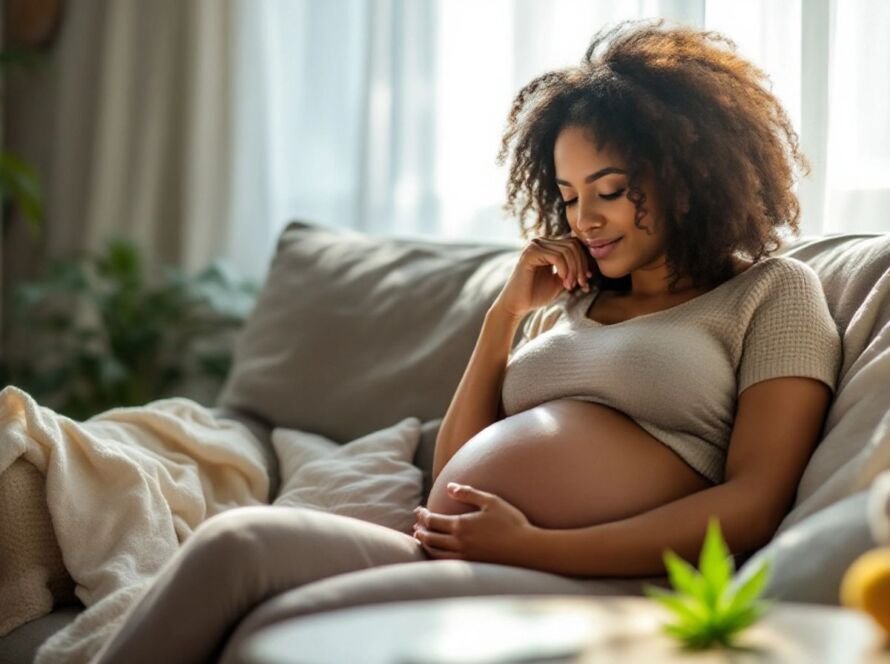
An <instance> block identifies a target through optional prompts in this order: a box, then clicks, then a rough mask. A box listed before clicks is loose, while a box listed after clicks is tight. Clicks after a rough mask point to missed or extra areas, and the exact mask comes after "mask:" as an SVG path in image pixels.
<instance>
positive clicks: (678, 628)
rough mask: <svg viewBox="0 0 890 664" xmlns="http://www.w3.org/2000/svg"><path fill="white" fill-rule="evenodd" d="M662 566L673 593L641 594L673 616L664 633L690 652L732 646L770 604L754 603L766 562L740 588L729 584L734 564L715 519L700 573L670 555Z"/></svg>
mask: <svg viewBox="0 0 890 664" xmlns="http://www.w3.org/2000/svg"><path fill="white" fill-rule="evenodd" d="M664 563H665V567H666V568H667V571H668V577H669V579H670V582H671V585H672V586H673V587H674V589H675V590H676V591H677V592H675V593H671V592H667V591H665V590H663V589H662V588H658V587H657V586H652V585H648V584H647V585H646V586H645V587H644V589H643V590H644V592H645V594H646V595H647V596H649V597H650V598H652V599H654V600H655V601H657V602H659V603H660V604H662V605H663V606H665V607H666V608H667V609H668V610H669V611H671V612H672V613H673V614H674V615H675V616H676V618H677V620H676V622H673V623H669V624H666V625H664V626H663V629H664V631H665V633H667V634H668V635H670V636H673V637H676V638H677V639H679V640H680V641H681V642H682V643H683V644H684V645H685V646H687V647H689V648H693V649H702V648H710V647H712V646H714V645H721V646H724V647H732V646H733V645H734V638H735V636H736V635H738V633H739V632H740V631H741V630H743V629H745V628H746V627H748V626H750V625H751V624H753V623H754V622H756V621H757V620H759V619H760V618H761V617H762V616H763V615H764V614H765V613H766V612H767V611H768V610H769V609H770V608H771V607H772V605H773V602H769V601H765V600H758V599H757V598H758V597H759V595H760V593H761V592H762V591H763V588H764V586H765V585H766V582H767V579H768V570H769V565H768V563H766V562H764V563H762V564H761V565H760V566H759V567H758V568H757V570H756V571H755V572H754V573H753V574H752V575H751V576H750V577H748V579H747V580H746V581H745V582H744V583H741V584H740V585H739V584H734V583H733V573H734V571H735V565H734V563H733V560H732V556H731V555H730V553H729V549H728V547H727V546H726V542H725V541H724V540H723V536H722V535H721V533H720V524H719V522H718V520H717V519H716V518H713V517H712V518H711V519H710V520H709V521H708V531H707V534H706V535H705V541H704V545H703V546H702V550H701V555H700V556H699V563H698V566H699V570H696V569H695V568H694V567H693V566H692V565H690V564H689V563H688V562H686V561H685V560H683V559H682V558H680V557H679V556H678V555H676V554H675V553H674V552H673V551H670V550H667V551H665V553H664Z"/></svg>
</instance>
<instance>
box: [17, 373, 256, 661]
mask: <svg viewBox="0 0 890 664" xmlns="http://www.w3.org/2000/svg"><path fill="white" fill-rule="evenodd" d="M18 459H25V460H26V461H29V462H30V463H32V464H33V465H34V466H35V467H36V468H37V469H38V470H39V471H40V473H41V474H42V475H43V476H44V477H45V478H46V485H45V486H46V498H47V505H48V507H49V514H50V516H51V518H52V524H53V529H54V531H55V535H56V540H57V542H58V545H59V548H60V550H61V552H62V555H63V558H64V561H65V566H66V567H67V569H68V572H69V574H70V575H71V578H72V579H73V580H74V581H75V583H76V584H77V587H76V590H75V592H76V595H77V597H78V598H79V599H80V600H81V601H82V602H83V603H84V605H85V606H86V607H87V610H86V611H84V612H83V613H82V614H81V615H80V616H78V618H77V620H75V621H74V623H72V624H71V625H69V626H68V627H66V628H65V629H63V630H61V631H60V632H59V633H57V634H55V635H53V637H52V638H51V639H50V640H49V641H48V642H47V643H45V644H43V646H42V647H41V649H40V651H39V652H38V656H37V660H36V661H37V662H38V663H40V664H46V663H48V662H66V663H67V662H79V661H86V660H87V659H88V658H89V657H90V656H91V655H92V654H93V653H94V652H95V651H96V650H97V649H98V647H99V646H100V645H101V644H102V641H103V639H104V638H107V637H108V636H109V635H110V634H111V633H112V632H113V631H114V627H115V625H116V624H117V621H118V620H119V619H120V616H121V614H122V612H123V609H125V608H126V606H127V605H128V604H129V602H131V601H132V599H133V598H134V597H135V596H136V594H138V592H139V591H140V589H141V586H142V585H143V584H145V583H148V582H149V581H150V580H151V579H152V578H153V577H154V575H155V574H156V573H157V571H158V569H160V567H161V566H162V565H163V563H164V562H166V561H167V560H168V559H169V558H170V556H171V555H172V554H173V553H174V552H175V551H176V549H177V548H178V547H179V545H180V542H181V541H182V540H184V539H186V538H187V537H188V536H189V535H190V534H191V532H192V531H193V530H194V529H195V528H196V527H197V526H198V525H199V524H200V523H201V522H202V521H204V520H205V519H206V518H208V517H209V516H212V515H214V514H217V513H219V512H222V511H224V510H226V509H230V508H232V507H237V506H240V505H251V504H262V503H264V502H266V501H267V500H268V490H269V481H268V475H267V469H266V467H265V464H264V454H263V452H262V451H261V449H260V444H259V442H258V441H256V440H255V439H254V438H253V436H252V435H251V434H250V432H249V431H248V430H247V428H245V427H244V426H242V425H240V424H238V423H236V422H234V421H226V420H217V419H216V418H214V417H213V416H212V414H211V413H210V412H209V411H208V410H207V409H206V408H204V407H203V406H201V405H200V404H197V403H194V402H192V401H189V400H188V399H178V398H177V399H162V400H159V401H154V402H151V403H149V404H147V405H145V406H142V407H135V408H115V409H112V410H109V411H106V412H104V413H101V414H99V415H97V416H95V417H93V418H91V419H89V420H87V421H86V422H82V423H79V422H75V421H73V420H71V419H69V418H67V417H64V416H62V415H58V414H56V413H54V412H53V411H52V410H51V409H49V408H45V407H41V406H40V405H39V404H37V403H36V402H35V401H34V400H33V399H32V398H31V397H30V396H29V395H27V394H26V393H25V392H23V391H22V390H20V389H18V388H16V387H12V386H10V387H6V388H5V389H3V390H2V391H0V472H2V471H4V470H6V468H8V467H9V466H10V465H12V463H13V462H15V461H17V460H18Z"/></svg>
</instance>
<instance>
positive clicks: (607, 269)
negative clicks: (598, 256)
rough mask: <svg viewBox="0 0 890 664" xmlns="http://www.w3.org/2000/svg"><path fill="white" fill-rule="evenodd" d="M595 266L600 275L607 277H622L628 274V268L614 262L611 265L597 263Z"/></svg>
mask: <svg viewBox="0 0 890 664" xmlns="http://www.w3.org/2000/svg"><path fill="white" fill-rule="evenodd" d="M596 267H597V269H598V270H599V272H600V274H601V275H603V276H604V277H607V278H609V279H622V278H624V277H626V276H627V275H629V274H630V269H628V268H626V267H624V266H622V265H615V264H614V263H613V264H611V265H608V264H601V263H597V264H596Z"/></svg>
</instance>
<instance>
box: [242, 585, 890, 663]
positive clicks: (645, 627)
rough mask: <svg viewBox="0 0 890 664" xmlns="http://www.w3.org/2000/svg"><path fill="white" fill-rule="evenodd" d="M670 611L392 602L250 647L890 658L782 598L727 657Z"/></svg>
mask: <svg viewBox="0 0 890 664" xmlns="http://www.w3.org/2000/svg"><path fill="white" fill-rule="evenodd" d="M672 620H673V615H672V614H671V613H670V612H669V611H667V610H666V609H664V608H663V607H662V606H661V605H660V604H658V603H656V602H654V601H652V600H650V599H648V598H645V597H579V596H573V595H565V596H562V595H546V596H544V595H538V596H535V595H531V596H504V595H501V596H490V597H461V598H447V599H434V600H423V601H410V602H393V603H388V604H377V605H371V606H363V607H355V608H349V609H341V610H337V611H332V612H328V613H323V614H319V615H316V616H304V617H299V618H294V619H292V620H289V621H286V622H283V623H280V624H278V625H274V626H272V627H269V628H267V629H265V630H264V631H262V632H260V633H258V634H257V635H256V636H255V637H254V638H253V639H252V640H250V641H249V642H248V643H247V644H246V648H245V654H246V656H247V657H248V659H249V661H251V662H254V663H255V664H281V663H285V662H287V663H289V664H292V663H297V662H300V663H303V662H306V663H308V662H312V663H313V664H321V663H324V662H331V663H336V664H343V663H345V662H349V663H352V662H355V663H356V664H359V663H360V664H396V663H398V664H446V663H447V664H456V663H458V662H460V663H461V664H482V663H483V662H484V663H485V664H492V663H494V662H500V663H506V662H526V663H527V662H532V661H543V660H546V661H547V662H549V663H551V664H552V663H555V662H577V663H582V664H593V663H597V662H621V663H622V664H625V663H628V664H635V663H640V664H643V663H645V664H652V663H653V662H658V663H668V664H669V663H672V662H695V663H696V664H712V663H717V662H720V663H724V664H725V663H727V662H732V663H733V664H737V663H746V662H770V664H778V663H780V662H781V663H784V662H789V663H790V662H794V663H795V664H798V663H807V664H816V663H820V664H822V663H824V664H860V663H861V664H890V649H887V647H886V646H885V641H884V634H883V632H882V630H880V628H879V627H878V626H877V625H876V623H874V621H873V620H872V619H871V618H870V617H869V616H867V615H866V614H864V613H860V612H857V611H852V610H849V609H844V608H836V607H828V606H821V605H814V604H795V603H778V604H776V605H775V606H774V607H773V608H772V609H771V610H770V611H769V612H768V613H767V614H766V615H765V616H764V617H763V618H762V619H761V620H760V621H758V622H757V623H755V624H754V625H752V626H750V627H749V628H748V629H746V630H744V631H743V632H742V633H741V634H740V635H739V637H738V641H737V643H738V645H739V646H742V647H744V648H745V649H744V650H736V651H733V652H732V653H730V652H728V651H725V650H708V651H702V652H697V653H689V652H685V651H683V650H681V648H680V644H679V643H678V642H677V641H675V640H674V639H672V638H670V637H668V636H666V635H664V634H663V633H662V632H661V628H660V625H661V624H663V623H664V622H669V621H672Z"/></svg>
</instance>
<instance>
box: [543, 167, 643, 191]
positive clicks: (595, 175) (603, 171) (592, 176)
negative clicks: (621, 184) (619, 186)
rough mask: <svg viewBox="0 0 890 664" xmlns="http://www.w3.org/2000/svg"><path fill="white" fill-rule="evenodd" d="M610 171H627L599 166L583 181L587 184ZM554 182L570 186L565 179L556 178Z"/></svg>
mask: <svg viewBox="0 0 890 664" xmlns="http://www.w3.org/2000/svg"><path fill="white" fill-rule="evenodd" d="M610 173H624V174H625V175H626V174H627V171H625V170H623V169H621V168H616V167H615V166H606V167H605V168H601V169H600V170H598V171H597V172H596V173H591V174H590V175H588V176H587V177H586V178H584V183H585V184H587V183H589V182H593V181H594V180H597V179H599V178H601V177H603V176H604V175H609V174H610ZM556 184H562V185H565V186H566V187H571V186H572V185H571V183H569V182H566V181H565V180H560V179H559V178H556Z"/></svg>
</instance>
